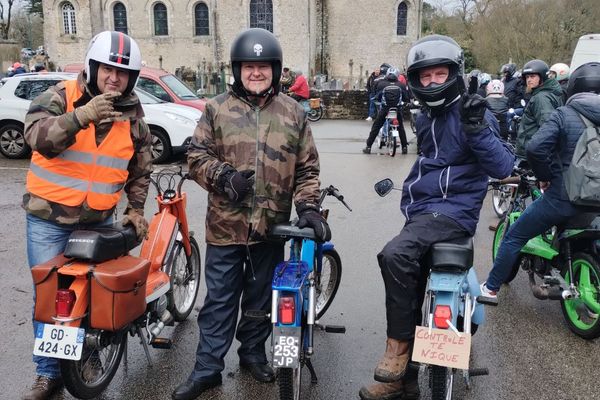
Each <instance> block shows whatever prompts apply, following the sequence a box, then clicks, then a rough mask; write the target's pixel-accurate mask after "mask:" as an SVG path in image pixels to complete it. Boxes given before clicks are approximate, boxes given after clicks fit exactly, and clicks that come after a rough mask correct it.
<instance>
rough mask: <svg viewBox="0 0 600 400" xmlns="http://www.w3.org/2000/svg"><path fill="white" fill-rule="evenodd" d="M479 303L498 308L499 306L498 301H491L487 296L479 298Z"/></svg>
mask: <svg viewBox="0 0 600 400" xmlns="http://www.w3.org/2000/svg"><path fill="white" fill-rule="evenodd" d="M477 302H478V303H479V304H485V305H486V306H497V305H498V299H490V298H489V297H485V296H477Z"/></svg>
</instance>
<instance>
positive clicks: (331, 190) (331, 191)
mask: <svg viewBox="0 0 600 400" xmlns="http://www.w3.org/2000/svg"><path fill="white" fill-rule="evenodd" d="M326 196H333V197H335V198H336V199H338V200H339V201H340V203H342V204H343V205H344V206H345V207H346V208H347V209H348V210H350V211H352V208H350V206H349V205H348V204H347V203H346V202H345V201H344V195H343V194H341V193H340V191H339V189H338V188H336V187H335V186H333V185H329V187H326V188H323V189H321V197H320V198H319V206H320V205H322V204H323V200H325V197H326Z"/></svg>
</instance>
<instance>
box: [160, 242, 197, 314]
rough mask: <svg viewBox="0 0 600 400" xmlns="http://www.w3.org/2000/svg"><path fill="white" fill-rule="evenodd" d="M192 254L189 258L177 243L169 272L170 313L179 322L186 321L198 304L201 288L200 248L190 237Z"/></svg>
mask: <svg viewBox="0 0 600 400" xmlns="http://www.w3.org/2000/svg"><path fill="white" fill-rule="evenodd" d="M190 246H191V248H192V252H191V254H190V256H189V257H188V256H187V254H185V248H184V247H183V243H182V242H181V241H177V242H176V243H175V250H174V251H175V253H174V257H173V264H172V265H171V270H170V271H169V276H170V278H171V290H170V291H169V293H168V298H169V306H170V307H169V311H170V312H171V314H172V315H173V318H174V319H175V321H177V322H181V321H185V319H186V318H187V317H188V315H190V313H191V312H192V310H193V309H194V305H195V304H196V298H197V297H198V289H199V288H200V269H201V262H200V246H198V243H197V242H196V239H194V238H193V237H190Z"/></svg>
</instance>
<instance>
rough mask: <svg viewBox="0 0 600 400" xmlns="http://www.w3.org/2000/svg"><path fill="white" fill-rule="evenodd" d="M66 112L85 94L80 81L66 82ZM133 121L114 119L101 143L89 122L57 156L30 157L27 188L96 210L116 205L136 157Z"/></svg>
mask: <svg viewBox="0 0 600 400" xmlns="http://www.w3.org/2000/svg"><path fill="white" fill-rule="evenodd" d="M64 84H65V89H66V97H67V99H66V100H67V112H72V111H73V110H74V107H73V103H74V102H75V101H77V100H78V99H79V98H80V97H81V95H82V93H81V90H80V89H79V85H78V84H77V81H65V82H64ZM133 153H134V151H133V141H132V139H131V123H130V122H129V121H119V122H113V125H112V128H111V129H110V131H109V132H108V134H107V135H106V137H105V138H104V140H103V141H102V143H100V145H99V146H98V145H96V128H95V126H94V125H93V124H90V125H89V127H88V128H86V129H81V130H80V131H79V132H77V135H76V136H75V143H74V144H73V145H71V146H70V147H68V148H67V149H65V150H64V151H63V152H62V153H60V154H59V155H58V156H56V157H54V158H51V159H47V158H45V157H44V156H42V155H41V154H40V153H38V152H37V151H34V152H33V154H32V156H31V164H30V166H29V172H28V173H27V191H29V192H30V193H32V194H34V195H36V196H38V197H41V198H43V199H46V200H48V201H51V202H54V203H59V204H64V205H67V206H71V207H75V206H80V205H82V204H83V202H84V201H86V202H87V204H88V205H89V206H90V207H91V208H92V209H94V210H109V209H111V208H113V207H114V206H116V205H117V203H118V202H119V199H120V198H121V193H122V192H123V187H124V186H125V183H126V182H127V176H128V175H129V171H128V170H127V167H128V165H129V161H130V160H131V158H132V157H133Z"/></svg>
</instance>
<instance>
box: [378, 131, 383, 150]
mask: <svg viewBox="0 0 600 400" xmlns="http://www.w3.org/2000/svg"><path fill="white" fill-rule="evenodd" d="M382 129H383V128H382ZM383 146H385V139H384V138H383V134H382V133H381V131H379V135H377V147H378V148H380V149H381V148H383Z"/></svg>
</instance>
